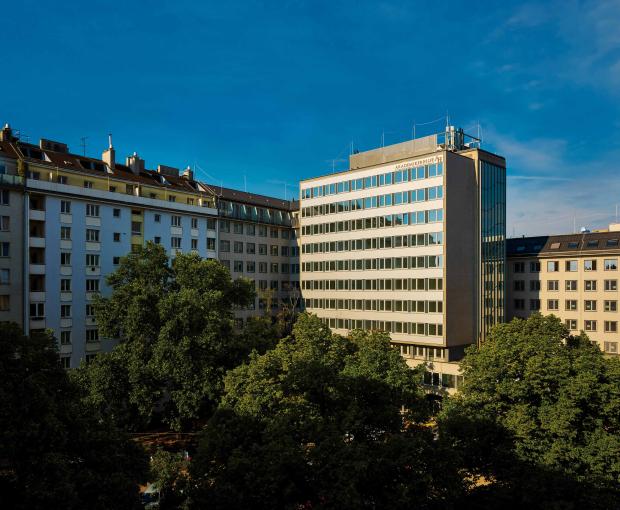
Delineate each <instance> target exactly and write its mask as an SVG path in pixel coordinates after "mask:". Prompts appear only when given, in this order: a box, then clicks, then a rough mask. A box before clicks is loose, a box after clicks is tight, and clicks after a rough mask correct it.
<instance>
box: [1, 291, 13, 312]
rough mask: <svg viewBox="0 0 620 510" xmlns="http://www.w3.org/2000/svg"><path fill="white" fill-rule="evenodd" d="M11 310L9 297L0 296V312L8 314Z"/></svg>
mask: <svg viewBox="0 0 620 510" xmlns="http://www.w3.org/2000/svg"><path fill="white" fill-rule="evenodd" d="M10 309H11V296H8V295H6V294H3V295H0V312H8V311H9V310H10Z"/></svg>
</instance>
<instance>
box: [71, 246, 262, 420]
mask: <svg viewBox="0 0 620 510" xmlns="http://www.w3.org/2000/svg"><path fill="white" fill-rule="evenodd" d="M107 282H108V285H109V286H110V287H111V290H112V293H111V295H110V296H109V297H99V298H98V299H97V301H96V302H95V315H96V318H97V323H98V325H99V328H100V333H101V335H103V336H105V337H109V338H116V339H118V340H119V345H118V346H116V347H115V349H114V350H113V352H112V353H110V354H103V355H100V356H98V358H97V359H96V360H95V361H94V362H93V363H92V364H91V365H90V366H88V367H85V368H83V369H81V370H80V371H78V373H77V374H76V377H77V378H78V379H79V380H80V382H81V383H82V384H83V385H84V386H86V387H87V388H88V389H89V400H90V403H91V404H92V405H94V406H96V407H98V408H99V409H100V411H101V413H102V414H111V415H113V416H114V417H115V419H117V420H118V421H119V423H123V424H124V425H125V426H127V427H129V428H140V427H144V426H146V425H147V424H148V423H149V421H150V420H151V418H152V416H153V413H154V412H155V411H156V410H159V411H160V412H161V415H162V417H163V420H164V421H165V422H166V423H168V424H169V425H171V426H172V427H174V428H176V429H180V428H183V427H184V425H187V424H191V423H192V422H193V421H195V420H197V419H201V418H203V417H205V416H208V415H209V414H210V411H211V409H213V408H214V407H215V405H216V403H217V401H218V398H219V395H220V393H221V390H222V379H223V376H224V374H225V372H226V370H228V369H230V368H233V367H234V366H236V365H237V364H238V363H240V362H241V361H242V360H243V359H245V357H246V356H247V355H248V354H249V352H250V351H251V350H252V349H253V348H254V347H258V348H260V349H265V348H266V345H264V343H265V338H264V337H259V336H258V335H257V338H258V340H259V341H258V342H257V343H256V344H255V343H253V339H254V337H253V336H251V335H244V334H238V333H236V332H235V331H234V328H233V309H234V307H237V306H247V304H248V303H249V302H250V301H251V300H253V299H254V284H253V283H252V282H251V281H249V280H245V279H238V280H234V281H233V280H231V278H230V273H229V271H228V270H227V269H226V268H225V267H224V266H223V265H222V264H220V263H219V262H217V261H215V260H205V259H202V258H200V257H199V256H198V255H197V254H192V253H190V254H182V253H179V254H177V255H176V257H175V258H174V259H172V261H170V260H169V259H168V256H167V255H166V253H165V251H164V249H163V248H162V247H161V246H160V245H156V244H154V243H150V242H149V243H147V245H146V246H145V247H143V248H140V249H138V250H137V251H136V252H134V253H131V254H129V255H128V256H127V257H124V258H122V259H121V263H120V265H119V268H118V269H117V270H116V271H115V272H114V273H112V274H110V275H109V276H108V278H107ZM252 327H253V328H254V329H257V325H256V324H253V326H252Z"/></svg>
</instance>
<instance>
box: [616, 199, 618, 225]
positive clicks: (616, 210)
mask: <svg viewBox="0 0 620 510" xmlns="http://www.w3.org/2000/svg"><path fill="white" fill-rule="evenodd" d="M616 223H618V204H616Z"/></svg>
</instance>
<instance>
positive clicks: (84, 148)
mask: <svg viewBox="0 0 620 510" xmlns="http://www.w3.org/2000/svg"><path fill="white" fill-rule="evenodd" d="M87 139H88V137H87V136H83V137H82V138H80V140H81V141H82V143H81V145H82V152H83V154H84V156H86V140H87ZM111 146H112V136H111V135H110V147H111Z"/></svg>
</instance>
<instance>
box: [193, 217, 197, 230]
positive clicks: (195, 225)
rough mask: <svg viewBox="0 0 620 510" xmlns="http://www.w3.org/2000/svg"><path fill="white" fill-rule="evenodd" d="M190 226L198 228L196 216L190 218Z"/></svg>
mask: <svg viewBox="0 0 620 510" xmlns="http://www.w3.org/2000/svg"><path fill="white" fill-rule="evenodd" d="M192 228H198V218H192Z"/></svg>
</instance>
